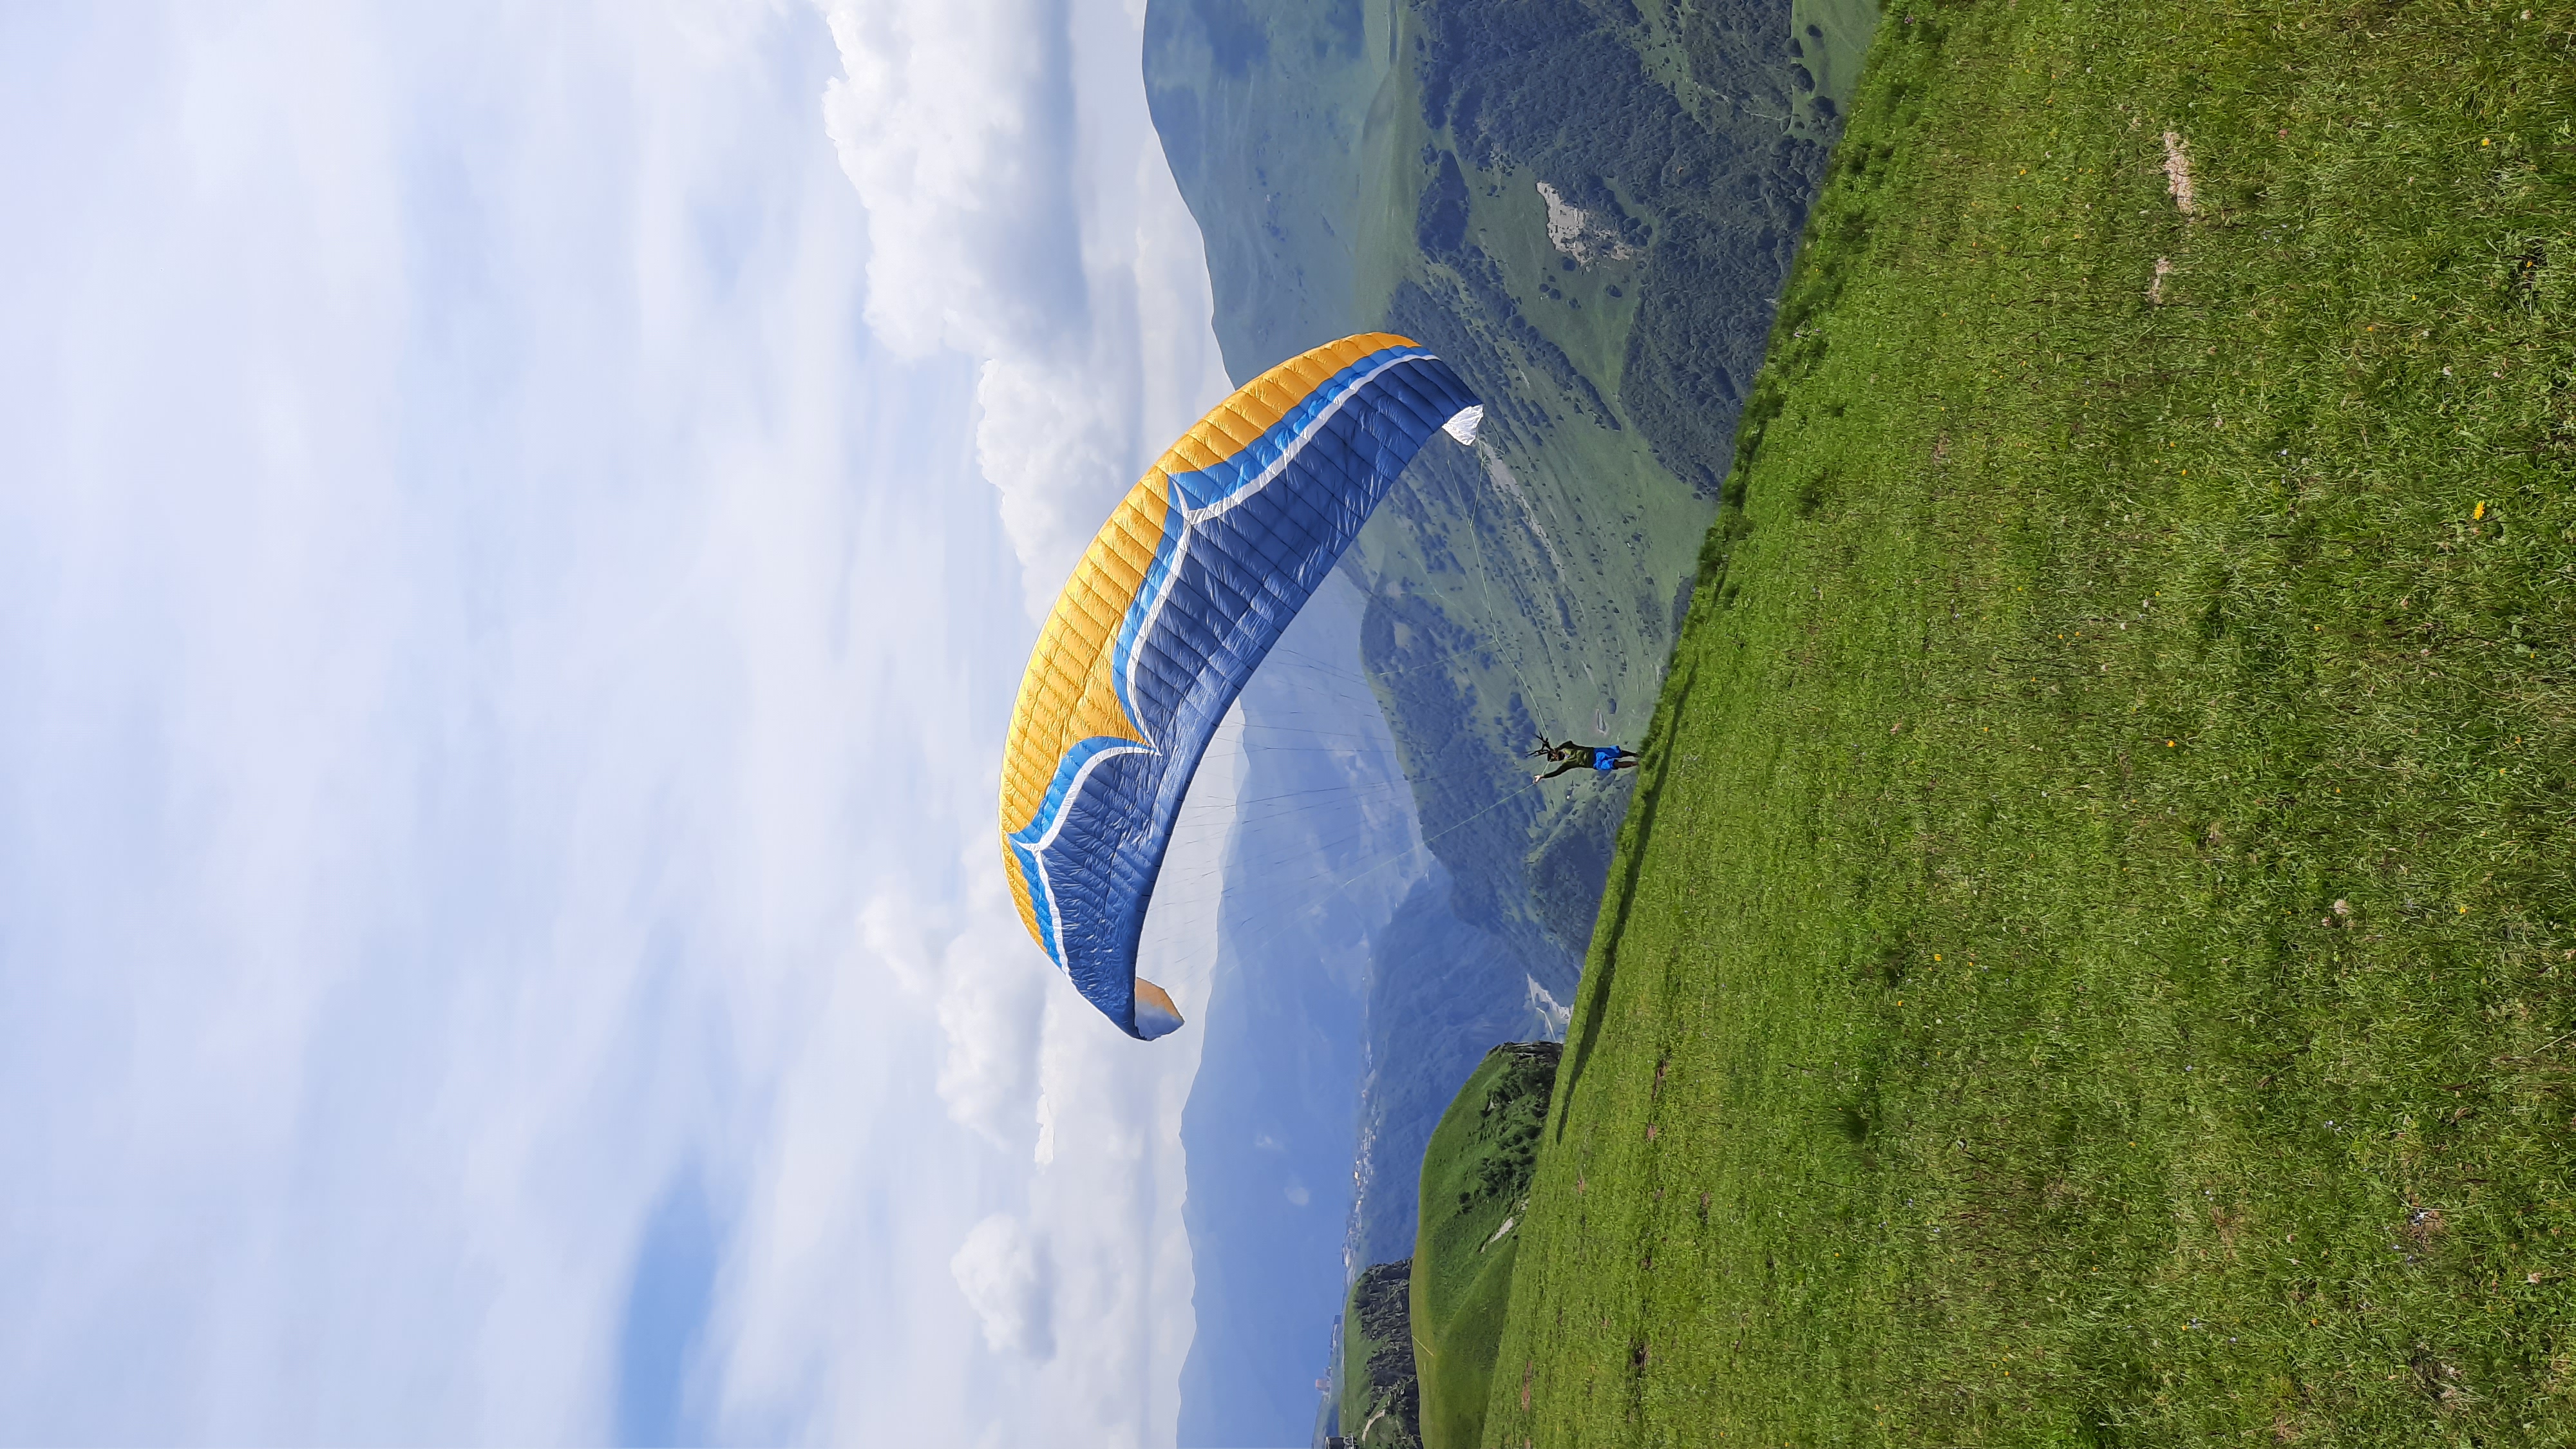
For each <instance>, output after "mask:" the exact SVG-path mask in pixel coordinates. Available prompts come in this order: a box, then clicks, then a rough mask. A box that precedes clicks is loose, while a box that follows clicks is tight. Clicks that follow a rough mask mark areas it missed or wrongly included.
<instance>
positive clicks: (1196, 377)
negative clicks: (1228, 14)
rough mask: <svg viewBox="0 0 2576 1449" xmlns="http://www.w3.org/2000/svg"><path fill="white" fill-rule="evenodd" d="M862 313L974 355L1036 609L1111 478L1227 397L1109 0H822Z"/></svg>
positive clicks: (985, 453)
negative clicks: (837, 55) (860, 236)
mask: <svg viewBox="0 0 2576 1449" xmlns="http://www.w3.org/2000/svg"><path fill="white" fill-rule="evenodd" d="M826 13H827V14H828V15H829V17H830V21H831V27H832V34H833V38H834V40H835V42H836V43H837V44H838V45H839V47H840V51H841V60H842V66H843V70H844V77H843V79H842V80H840V81H837V82H835V83H834V84H833V86H832V87H831V90H830V92H829V94H828V95H827V97H826V100H825V103H824V117H825V123H826V125H827V127H828V129H829V130H830V133H831V136H832V139H833V143H834V145H835V146H836V147H837V148H838V150H839V153H840V158H841V166H842V169H843V170H844V171H845V172H846V173H848V175H849V177H850V180H851V183H852V184H853V185H854V186H855V187H856V188H857V189H858V192H859V196H860V199H861V201H862V202H863V203H864V204H865V205H866V207H867V210H868V225H869V238H870V243H871V248H872V250H871V261H870V265H869V271H868V283H869V299H868V321H869V324H870V325H871V326H872V327H873V328H874V329H875V330H876V332H877V334H878V335H879V336H880V337H882V338H884V339H885V340H886V342H887V343H888V344H889V345H891V346H894V347H897V348H899V349H902V350H904V351H906V352H907V353H910V354H912V355H921V354H923V353H926V352H928V351H930V350H931V349H934V348H949V349H954V350H956V351H958V352H962V353H965V354H967V355H968V356H971V357H973V358H975V359H976V360H977V362H978V364H979V366H980V371H979V373H978V382H977V394H976V396H977V402H978V404H979V406H980V418H979V422H978V425H977V429H976V459H977V462H978V464H979V466H980V467H981V469H982V471H983V474H984V476H985V478H986V479H987V480H989V481H990V482H991V483H992V485H993V486H994V487H995V488H997V489H999V490H1000V492H1001V494H1002V516H1003V520H1004V523H1005V525H1006V526H1007V527H1008V528H1009V530H1010V533H1011V539H1012V542H1013V544H1014V546H1015V547H1016V548H1017V550H1018V553H1019V557H1020V562H1021V565H1022V568H1023V570H1024V584H1025V587H1026V591H1027V594H1028V598H1029V601H1030V606H1031V608H1032V610H1033V611H1036V612H1040V613H1042V612H1043V610H1044V608H1045V606H1046V604H1047V603H1048V602H1050V601H1051V600H1052V599H1053V597H1054V592H1055V589H1056V587H1057V586H1058V585H1060V584H1061V583H1062V582H1063V579H1064V576H1065V574H1066V572H1067V571H1068V570H1069V569H1070V568H1071V566H1072V563H1073V560H1074V558H1075V557H1076V556H1077V555H1078V554H1079V552H1080V550H1081V548H1082V546H1083V545H1084V544H1085V543H1087V542H1089V541H1090V538H1091V534H1092V533H1093V531H1094V530H1095V529H1097V528H1098V526H1099V521H1100V520H1101V519H1102V518H1103V517H1105V516H1107V514H1108V511H1109V507H1110V505H1111V504H1112V503H1114V502H1115V501H1116V499H1117V497H1118V495H1119V494H1120V493H1121V492H1123V491H1124V490H1125V488H1126V487H1127V485H1128V484H1130V483H1132V482H1133V481H1134V479H1135V476H1136V474H1138V473H1139V472H1141V471H1142V470H1143V468H1144V466H1145V465H1146V464H1147V463H1150V462H1151V461H1152V460H1153V456H1154V454H1155V453H1157V452H1159V451H1160V450H1161V448H1162V447H1163V446H1164V444H1165V443H1167V442H1168V441H1169V440H1170V439H1171V438H1172V437H1173V436H1175V435H1177V434H1178V433H1179V431H1180V429H1181V428H1182V426H1184V425H1185V424H1186V423H1187V422H1188V421H1189V420H1191V419H1193V418H1196V417H1197V416H1198V415H1199V414H1200V413H1202V412H1204V411H1205V410H1206V409H1207V408H1208V407H1209V406H1210V405H1211V404H1213V403H1214V402H1215V401H1216V400H1217V399H1218V398H1220V397H1222V396H1224V394H1225V392H1226V390H1227V385H1226V379H1225V375H1224V366H1223V362H1222V360H1221V359H1220V357H1219V356H1218V353H1217V348H1216V341H1215V336H1214V334H1213V332H1212V331H1211V330H1210V328H1209V324H1208V314H1209V294H1208V283H1207V265H1206V258H1205V255H1204V253H1203V252H1202V250H1201V248H1200V244H1199V237H1198V230H1197V227H1196V226H1195V224H1194V223H1193V222H1192V221H1191V220H1190V216H1189V212H1188V209H1187V207H1186V206H1185V205H1184V204H1183V203H1182V201H1181V198H1180V192H1179V189H1178V188H1177V187H1176V186H1175V185H1174V184H1173V182H1172V179H1171V172H1170V170H1169V168H1168V167H1167V166H1166V165H1165V164H1164V162H1163V156H1162V147H1161V143H1160V141H1159V140H1158V139H1157V138H1156V137H1155V135H1154V132H1153V128H1152V125H1151V123H1150V121H1149V119H1148V118H1147V116H1146V114H1145V98H1144V88H1143V84H1142V81H1141V79H1140V73H1139V64H1138V52H1139V37H1140V34H1141V31H1140V25H1141V20H1142V16H1141V12H1140V13H1138V14H1130V13H1128V12H1127V10H1126V9H1125V8H1123V7H1120V6H1117V5H1115V4H1113V3H1109V0H1084V3H1070V4H1068V3H1066V0H826Z"/></svg>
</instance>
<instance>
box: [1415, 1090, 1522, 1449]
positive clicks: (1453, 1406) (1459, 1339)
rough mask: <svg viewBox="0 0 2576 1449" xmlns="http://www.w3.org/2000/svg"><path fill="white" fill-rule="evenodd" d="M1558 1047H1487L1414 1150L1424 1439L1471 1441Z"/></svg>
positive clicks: (1417, 1322) (1508, 1287) (1500, 1319)
mask: <svg viewBox="0 0 2576 1449" xmlns="http://www.w3.org/2000/svg"><path fill="white" fill-rule="evenodd" d="M1557 1053H1558V1048H1557V1044H1556V1043H1554V1042H1513V1043H1507V1044H1505V1045H1503V1046H1498V1047H1496V1048H1494V1049H1493V1050H1492V1051H1491V1052H1488V1053H1487V1054H1486V1056H1485V1059H1484V1061H1483V1062H1481V1063H1479V1064H1478V1065H1477V1067H1476V1070H1475V1071H1474V1072H1473V1073H1472V1074H1470V1075H1469V1076H1468V1078H1467V1081H1466V1084H1465V1085H1464V1086H1461V1087H1460V1088H1459V1089H1458V1096H1457V1098H1456V1100H1454V1101H1452V1102H1451V1103H1450V1104H1449V1110H1448V1111H1447V1112H1445V1113H1443V1114H1442V1115H1441V1118H1440V1125H1439V1126H1438V1127H1437V1128H1435V1129H1433V1131H1432V1134H1431V1145H1430V1147H1429V1148H1428V1149H1427V1150H1426V1151H1425V1152H1424V1153H1423V1156H1422V1221H1421V1230H1420V1234H1419V1236H1418V1237H1417V1238H1416V1239H1415V1245H1414V1253H1413V1263H1414V1272H1413V1277H1412V1284H1413V1288H1412V1292H1413V1301H1412V1320H1413V1361H1414V1365H1415V1367H1416V1369H1417V1370H1418V1371H1419V1373H1420V1376H1421V1386H1422V1388H1421V1395H1422V1397H1421V1404H1422V1442H1423V1443H1425V1444H1473V1443H1474V1442H1476V1433H1477V1426H1478V1424H1479V1423H1480V1422H1481V1421H1482V1419H1483V1418H1484V1413H1485V1400H1486V1388H1487V1384H1488V1382H1489V1380H1490V1379H1491V1378H1492V1376H1493V1371H1494V1347H1495V1344H1496V1343H1497V1342H1498V1341H1499V1340H1500V1338H1501V1336H1502V1331H1503V1310H1504V1307H1505V1305H1506V1304H1508V1303H1509V1301H1510V1298H1511V1286H1512V1263H1513V1261H1514V1254H1515V1253H1516V1252H1517V1251H1518V1249H1519V1246H1520V1235H1519V1233H1518V1232H1517V1231H1516V1230H1517V1229H1518V1227H1519V1225H1520V1220H1521V1217H1522V1216H1523V1214H1525V1213H1526V1212H1527V1211H1528V1206H1529V1203H1528V1190H1529V1184H1530V1167H1531V1163H1532V1160H1533V1158H1534V1157H1535V1156H1536V1153H1537V1146H1538V1135H1539V1127H1540V1122H1541V1120H1542V1119H1543V1118H1545V1117H1546V1115H1547V1104H1548V1095H1549V1088H1550V1087H1552V1086H1553V1085H1554V1084H1555V1081H1556V1064H1557Z"/></svg>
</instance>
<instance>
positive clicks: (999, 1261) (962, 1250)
mask: <svg viewBox="0 0 2576 1449" xmlns="http://www.w3.org/2000/svg"><path fill="white" fill-rule="evenodd" d="M948 1271H949V1273H950V1275H951V1276H953V1277H955V1278H956V1280H957V1290H958V1291H959V1292H961V1293H963V1294H965V1295H966V1302H967V1304H968V1305H969V1306H971V1307H972V1308H973V1309H974V1310H975V1317H976V1319H977V1320H978V1321H979V1322H981V1323H982V1324H983V1325H984V1343H985V1346H986V1347H988V1348H991V1349H992V1350H994V1351H995V1352H996V1353H1016V1354H1024V1355H1027V1356H1028V1357H1030V1358H1035V1359H1048V1358H1053V1357H1054V1356H1055V1323H1054V1305H1053V1303H1052V1302H1051V1301H1050V1299H1051V1296H1052V1295H1051V1292H1050V1290H1051V1288H1052V1287H1053V1278H1054V1274H1053V1272H1052V1271H1051V1268H1050V1264H1049V1263H1048V1261H1047V1257H1046V1245H1045V1243H1044V1242H1043V1241H1042V1240H1040V1239H1038V1238H1036V1237H1033V1236H1031V1235H1030V1233H1029V1230H1028V1229H1027V1228H1026V1227H1025V1226H1023V1225H1022V1224H1021V1223H1020V1220H1019V1219H1017V1218H1015V1217H1012V1216H1011V1215H1010V1214H1008V1213H995V1214H993V1215H992V1216H991V1217H988V1218H986V1219H984V1220H983V1221H982V1222H980V1223H977V1224H976V1225H975V1226H974V1228H973V1229H971V1230H970V1231H968V1233H967V1234H966V1241H965V1242H964V1243H963V1244H961V1245H959V1247H958V1249H957V1252H956V1254H955V1256H953V1257H951V1258H950V1259H949V1260H948Z"/></svg>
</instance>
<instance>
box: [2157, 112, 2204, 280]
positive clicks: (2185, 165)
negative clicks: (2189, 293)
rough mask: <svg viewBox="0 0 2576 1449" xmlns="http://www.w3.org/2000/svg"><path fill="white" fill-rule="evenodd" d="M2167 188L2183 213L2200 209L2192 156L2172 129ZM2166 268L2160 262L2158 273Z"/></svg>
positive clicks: (2168, 136) (2167, 134) (2168, 140)
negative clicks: (2193, 182) (2192, 178)
mask: <svg viewBox="0 0 2576 1449" xmlns="http://www.w3.org/2000/svg"><path fill="white" fill-rule="evenodd" d="M2165 188H2166V189H2167V190H2169V191H2171V192H2172V193H2173V199H2174V209H2175V210H2177V211H2180V212H2181V213H2182V214H2183V215H2185V216H2190V215H2192V214H2193V213H2194V212H2197V211H2198V210H2199V209H2200V193H2199V192H2197V191H2195V190H2194V189H2193V188H2192V184H2191V157H2190V155H2189V154H2188V153H2186V152H2185V151H2184V150H2183V148H2182V137H2180V136H2178V135H2175V134H2174V133H2173V132H2171V131H2167V132H2165ZM2166 270H2167V268H2166V267H2165V266H2164V265H2163V264H2162V263H2161V262H2160V263H2158V264H2157V267H2156V275H2157V276H2159V277H2162V276H2163V275H2164V274H2165V272H2166Z"/></svg>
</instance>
